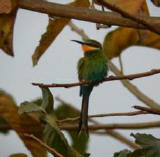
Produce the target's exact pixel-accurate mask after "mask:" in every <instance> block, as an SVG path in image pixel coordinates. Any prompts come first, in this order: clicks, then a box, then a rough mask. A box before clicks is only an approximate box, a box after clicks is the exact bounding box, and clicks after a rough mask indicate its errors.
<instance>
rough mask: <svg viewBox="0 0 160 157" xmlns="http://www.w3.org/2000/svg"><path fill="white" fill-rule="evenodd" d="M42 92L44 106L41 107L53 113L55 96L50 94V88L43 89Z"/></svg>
mask: <svg viewBox="0 0 160 157" xmlns="http://www.w3.org/2000/svg"><path fill="white" fill-rule="evenodd" d="M41 90H42V97H43V99H42V104H41V107H42V108H43V109H45V111H46V112H47V113H50V112H51V111H53V105H54V99H53V95H52V93H51V92H50V90H49V88H41Z"/></svg>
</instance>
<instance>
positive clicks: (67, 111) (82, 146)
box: [55, 104, 88, 154]
mask: <svg viewBox="0 0 160 157" xmlns="http://www.w3.org/2000/svg"><path fill="white" fill-rule="evenodd" d="M55 114H56V116H57V118H58V119H65V118H73V117H77V116H79V115H80V112H79V111H78V110H77V109H75V108H73V107H72V106H71V105H69V104H61V105H60V106H59V107H58V108H57V109H55ZM70 123H71V124H77V123H78V120H77V121H72V122H70ZM67 133H68V134H69V136H70V138H71V140H72V147H73V148H74V149H76V150H77V151H78V152H79V153H81V154H85V152H86V150H87V146H88V136H87V135H86V134H85V133H84V132H82V133H81V134H80V135H79V136H77V131H67Z"/></svg>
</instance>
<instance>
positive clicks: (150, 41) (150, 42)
mask: <svg viewBox="0 0 160 157" xmlns="http://www.w3.org/2000/svg"><path fill="white" fill-rule="evenodd" d="M119 38H121V40H119ZM134 45H136V46H145V47H150V48H155V49H160V35H158V34H156V33H153V32H150V31H148V30H141V31H138V30H136V29H132V28H122V27H119V28H118V29H116V30H114V31H112V32H110V33H108V34H107V35H106V37H105V39H104V42H103V52H104V54H105V55H106V56H107V57H108V58H109V59H112V58H115V57H118V56H119V55H120V54H121V53H122V52H123V50H125V49H126V48H128V47H130V46H134Z"/></svg>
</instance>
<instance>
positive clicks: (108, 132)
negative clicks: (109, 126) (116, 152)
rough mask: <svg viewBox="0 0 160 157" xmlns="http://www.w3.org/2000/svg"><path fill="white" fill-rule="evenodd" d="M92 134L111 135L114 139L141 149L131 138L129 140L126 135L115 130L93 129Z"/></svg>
mask: <svg viewBox="0 0 160 157" xmlns="http://www.w3.org/2000/svg"><path fill="white" fill-rule="evenodd" d="M92 134H96V135H110V136H112V137H113V138H114V139H116V140H117V139H118V140H119V141H121V142H123V143H124V144H126V145H128V146H129V147H131V148H133V149H140V148H141V147H140V146H139V145H138V144H136V143H133V142H132V141H131V140H129V139H128V138H126V137H125V136H123V135H122V134H120V133H119V132H117V131H113V130H105V131H104V132H95V131H93V132H92Z"/></svg>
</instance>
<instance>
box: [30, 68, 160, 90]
mask: <svg viewBox="0 0 160 157" xmlns="http://www.w3.org/2000/svg"><path fill="white" fill-rule="evenodd" d="M158 73H160V69H153V70H150V71H148V72H143V73H137V74H131V75H124V76H109V77H107V78H105V79H103V80H101V81H94V82H91V81H83V82H77V83H68V84H67V83H65V84H56V83H52V84H42V83H32V85H34V86H39V87H64V88H70V87H75V86H80V85H84V84H97V83H102V82H106V81H115V80H124V79H128V80H133V79H137V78H142V77H147V76H151V75H155V74H158Z"/></svg>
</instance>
